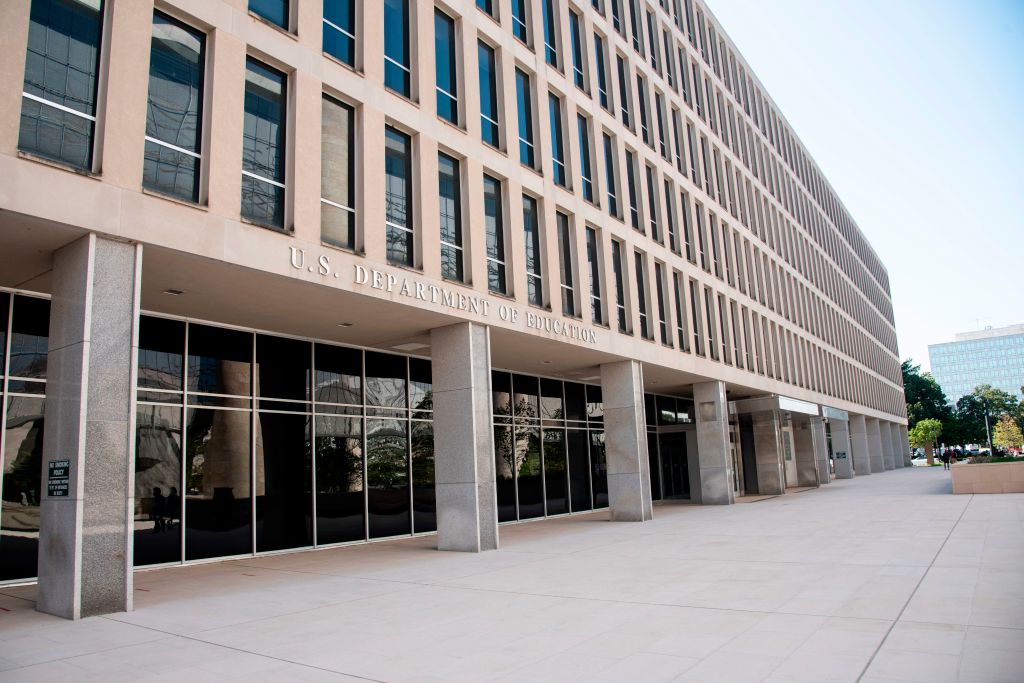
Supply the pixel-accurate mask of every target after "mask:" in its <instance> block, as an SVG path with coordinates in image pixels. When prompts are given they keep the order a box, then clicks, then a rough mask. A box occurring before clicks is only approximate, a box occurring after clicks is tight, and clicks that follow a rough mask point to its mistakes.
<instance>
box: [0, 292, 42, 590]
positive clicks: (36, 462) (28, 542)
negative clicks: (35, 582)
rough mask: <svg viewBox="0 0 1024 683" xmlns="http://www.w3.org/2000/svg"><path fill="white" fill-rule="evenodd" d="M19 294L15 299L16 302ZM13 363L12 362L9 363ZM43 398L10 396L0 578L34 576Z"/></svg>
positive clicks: (0, 514)
mask: <svg viewBox="0 0 1024 683" xmlns="http://www.w3.org/2000/svg"><path fill="white" fill-rule="evenodd" d="M20 299H21V297H17V298H16V299H15V305H17V301H18V300H20ZM12 364H13V363H12ZM43 406H44V400H43V399H42V398H34V397H33V398H28V397H23V396H10V397H8V399H7V428H6V430H5V440H4V453H3V491H2V499H3V508H2V509H0V549H2V552H0V581H9V580H12V579H27V578H31V577H33V576H36V558H37V556H38V553H39V502H40V497H41V496H42V490H41V487H42V484H41V479H42V466H43V412H44V411H43Z"/></svg>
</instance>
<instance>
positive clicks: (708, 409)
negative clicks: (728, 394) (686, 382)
mask: <svg viewBox="0 0 1024 683" xmlns="http://www.w3.org/2000/svg"><path fill="white" fill-rule="evenodd" d="M693 402H694V406H695V408H694V409H695V411H696V413H697V459H698V468H699V471H700V501H701V503H703V504H704V505H730V504H732V503H733V502H735V498H734V492H733V487H732V477H733V472H732V453H731V450H730V446H729V404H728V403H727V402H726V400H725V382H701V383H699V384H694V385H693Z"/></svg>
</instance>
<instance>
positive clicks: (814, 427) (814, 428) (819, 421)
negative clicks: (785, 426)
mask: <svg viewBox="0 0 1024 683" xmlns="http://www.w3.org/2000/svg"><path fill="white" fill-rule="evenodd" d="M811 443H812V445H813V446H814V460H815V462H816V463H817V465H818V484H819V485H820V484H829V483H831V482H832V467H831V466H830V464H829V461H828V435H827V434H826V433H825V419H824V418H822V417H812V418H811Z"/></svg>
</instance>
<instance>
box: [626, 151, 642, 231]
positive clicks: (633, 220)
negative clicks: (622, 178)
mask: <svg viewBox="0 0 1024 683" xmlns="http://www.w3.org/2000/svg"><path fill="white" fill-rule="evenodd" d="M636 183H637V180H636V156H634V154H633V152H631V151H629V150H628V149H627V150H626V189H627V190H628V192H629V222H630V224H631V225H632V226H633V229H634V230H640V231H641V232H643V228H641V227H640V206H639V201H638V200H637V195H636Z"/></svg>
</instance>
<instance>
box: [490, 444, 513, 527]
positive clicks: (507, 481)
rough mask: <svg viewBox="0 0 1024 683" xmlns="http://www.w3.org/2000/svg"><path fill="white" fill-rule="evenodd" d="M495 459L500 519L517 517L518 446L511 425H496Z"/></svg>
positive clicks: (500, 520)
mask: <svg viewBox="0 0 1024 683" xmlns="http://www.w3.org/2000/svg"><path fill="white" fill-rule="evenodd" d="M494 461H495V476H496V479H497V481H496V484H497V498H498V521H499V522H511V521H515V519H516V478H515V477H516V475H515V471H516V448H515V443H514V442H513V438H512V427H511V425H505V426H502V425H495V426H494Z"/></svg>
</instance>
